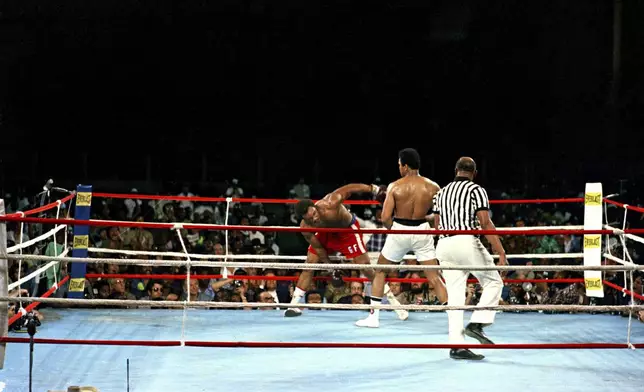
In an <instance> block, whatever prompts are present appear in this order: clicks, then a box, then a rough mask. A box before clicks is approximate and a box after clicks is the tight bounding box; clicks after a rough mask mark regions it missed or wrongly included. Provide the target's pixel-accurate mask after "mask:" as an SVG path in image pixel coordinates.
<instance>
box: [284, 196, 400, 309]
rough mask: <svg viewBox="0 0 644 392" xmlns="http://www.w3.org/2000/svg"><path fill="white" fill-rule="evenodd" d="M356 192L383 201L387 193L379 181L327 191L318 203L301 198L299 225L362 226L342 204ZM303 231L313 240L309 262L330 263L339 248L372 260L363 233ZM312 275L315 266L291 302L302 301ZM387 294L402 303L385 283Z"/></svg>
mask: <svg viewBox="0 0 644 392" xmlns="http://www.w3.org/2000/svg"><path fill="white" fill-rule="evenodd" d="M355 193H370V194H371V195H372V196H373V197H374V198H375V199H377V200H379V201H382V199H384V196H385V195H386V188H385V187H379V186H377V185H367V184H349V185H345V186H343V187H340V188H338V189H336V190H335V191H333V192H331V193H329V194H327V195H326V196H324V198H323V199H321V200H319V201H317V202H316V203H313V201H312V200H310V199H302V200H300V201H299V202H298V203H297V205H296V206H295V214H296V216H297V217H299V218H300V219H302V221H301V223H300V227H301V228H315V227H319V228H322V227H324V228H338V229H339V228H352V229H360V225H359V223H358V221H357V220H356V218H355V216H354V215H353V214H351V213H350V212H349V210H347V208H346V207H345V206H344V205H343V204H342V203H343V202H344V200H346V199H348V198H349V197H350V196H351V195H352V194H355ZM302 235H303V236H304V238H306V240H307V241H308V243H309V244H310V245H309V248H308V251H307V254H306V262H307V263H319V262H322V263H323V264H331V261H330V260H329V253H335V252H340V253H342V255H344V257H345V258H347V259H350V260H353V262H354V263H357V264H370V259H369V255H368V254H367V250H366V247H365V245H364V243H363V241H362V233H355V232H352V233H331V232H322V233H310V232H303V233H302ZM364 273H365V275H367V277H369V279H372V278H373V273H374V272H373V270H364ZM312 276H313V271H312V270H302V273H301V274H300V277H299V279H298V281H297V286H296V288H295V291H294V293H293V297H292V299H291V303H292V304H297V303H300V302H301V299H302V298H303V297H304V294H305V293H306V289H307V288H308V287H309V286H310V285H311V278H312ZM385 294H386V295H387V299H388V300H389V302H390V303H391V304H392V305H399V304H400V303H399V302H398V301H397V300H396V297H395V296H394V295H393V294H392V293H391V291H390V290H389V285H385ZM396 313H397V314H398V318H400V319H401V320H406V319H407V317H409V313H408V312H407V311H406V310H396ZM301 314H302V310H301V309H298V308H289V309H287V310H286V311H285V312H284V315H285V316H286V317H296V316H300V315H301Z"/></svg>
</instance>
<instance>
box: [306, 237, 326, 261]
mask: <svg viewBox="0 0 644 392" xmlns="http://www.w3.org/2000/svg"><path fill="white" fill-rule="evenodd" d="M302 235H303V236H304V238H305V239H306V241H307V242H308V243H309V244H310V245H311V247H312V248H313V249H315V253H316V254H317V255H318V258H319V259H320V261H321V262H322V263H323V264H331V260H330V259H329V255H328V254H327V252H326V249H324V246H322V244H321V243H320V240H318V238H317V237H316V236H315V233H302Z"/></svg>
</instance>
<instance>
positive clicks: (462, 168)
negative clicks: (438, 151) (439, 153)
mask: <svg viewBox="0 0 644 392" xmlns="http://www.w3.org/2000/svg"><path fill="white" fill-rule="evenodd" d="M456 171H457V172H466V173H472V174H474V173H475V172H476V162H474V159H472V158H470V157H461V158H459V159H458V161H456Z"/></svg>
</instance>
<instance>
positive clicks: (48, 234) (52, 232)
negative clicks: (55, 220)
mask: <svg viewBox="0 0 644 392" xmlns="http://www.w3.org/2000/svg"><path fill="white" fill-rule="evenodd" d="M63 227H67V225H58V226H56V227H54V228H53V229H51V230H49V231H48V232H46V233H43V234H41V235H39V236H38V237H36V238H33V239H31V240H29V241H25V242H21V243H20V244H17V245H14V246H11V247H9V248H7V253H13V252H15V251H17V250H22V249H24V248H28V247H30V246H31V245H33V244H35V243H36V242H40V241H42V240H46V239H47V238H48V237H51V236H52V235H55V234H56V233H57V232H59V231H60V230H61V229H62V228H63Z"/></svg>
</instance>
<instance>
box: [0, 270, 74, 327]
mask: <svg viewBox="0 0 644 392" xmlns="http://www.w3.org/2000/svg"><path fill="white" fill-rule="evenodd" d="M68 280H69V275H68V276H65V277H64V278H63V279H61V280H60V282H58V284H54V285H53V286H51V288H50V289H49V290H47V292H46V293H44V294H43V295H42V296H41V297H40V298H47V297H49V296H50V295H52V294H53V293H54V291H56V290H57V289H58V287H60V286H62V285H64V284H65V282H67V281H68ZM15 298H16V299H15V301H13V302H20V297H15ZM38 305H40V302H32V303H30V304H29V305H27V307H26V308H25V312H27V313H29V312H31V311H32V310H33V309H34V308H35V307H36V306H38ZM5 306H6V305H5ZM21 317H22V313H20V312H16V314H14V315H13V317H12V318H10V319H9V323H8V324H9V326H11V324H13V323H15V322H16V321H18V320H20V318H21Z"/></svg>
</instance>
